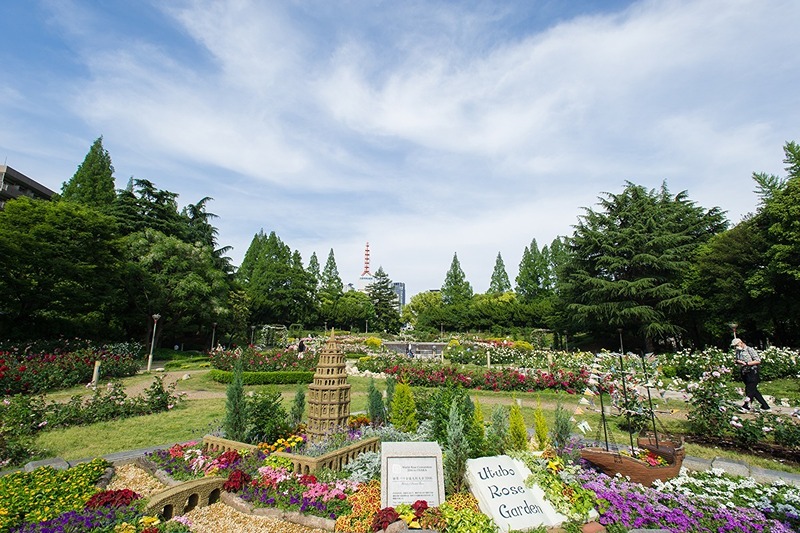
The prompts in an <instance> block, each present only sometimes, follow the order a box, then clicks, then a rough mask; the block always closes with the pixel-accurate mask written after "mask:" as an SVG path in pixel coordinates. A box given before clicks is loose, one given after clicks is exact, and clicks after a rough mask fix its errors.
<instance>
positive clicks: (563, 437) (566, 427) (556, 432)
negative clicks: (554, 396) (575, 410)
mask: <svg viewBox="0 0 800 533" xmlns="http://www.w3.org/2000/svg"><path fill="white" fill-rule="evenodd" d="M571 418H572V417H571V416H570V414H569V411H567V410H566V409H564V404H562V403H561V401H560V400H559V401H558V403H556V411H555V422H554V423H553V431H552V433H551V434H550V440H551V441H552V442H553V446H554V447H555V448H556V450H559V451H561V450H563V449H564V448H565V447H566V445H567V444H569V441H570V439H571V438H572V431H573V430H574V429H575V428H574V424H573V423H572V420H571Z"/></svg>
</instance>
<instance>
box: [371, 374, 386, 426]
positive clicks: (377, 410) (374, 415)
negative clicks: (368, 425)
mask: <svg viewBox="0 0 800 533" xmlns="http://www.w3.org/2000/svg"><path fill="white" fill-rule="evenodd" d="M367 415H368V416H369V419H370V420H371V421H372V424H373V425H376V426H380V425H383V424H385V423H386V407H384V405H383V397H382V396H381V393H380V392H379V391H378V389H377V388H376V387H375V380H374V379H370V380H369V385H368V386H367Z"/></svg>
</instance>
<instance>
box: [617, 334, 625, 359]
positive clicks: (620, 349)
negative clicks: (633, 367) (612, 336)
mask: <svg viewBox="0 0 800 533" xmlns="http://www.w3.org/2000/svg"><path fill="white" fill-rule="evenodd" d="M617 331H619V353H620V355H621V354H624V353H625V348H623V347H622V328H617Z"/></svg>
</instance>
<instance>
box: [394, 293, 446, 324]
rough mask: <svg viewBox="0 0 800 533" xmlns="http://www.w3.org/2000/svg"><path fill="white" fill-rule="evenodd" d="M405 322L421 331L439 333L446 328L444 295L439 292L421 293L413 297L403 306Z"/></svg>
mask: <svg viewBox="0 0 800 533" xmlns="http://www.w3.org/2000/svg"><path fill="white" fill-rule="evenodd" d="M403 322H405V323H408V324H411V325H412V326H413V327H414V329H416V330H421V331H439V330H440V329H441V328H443V327H444V323H445V320H444V309H443V306H442V293H441V292H439V291H428V292H420V293H418V294H415V295H414V296H412V297H411V301H409V302H408V303H407V304H406V305H404V306H403Z"/></svg>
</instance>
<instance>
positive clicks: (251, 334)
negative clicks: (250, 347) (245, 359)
mask: <svg viewBox="0 0 800 533" xmlns="http://www.w3.org/2000/svg"><path fill="white" fill-rule="evenodd" d="M255 335H256V327H255V326H250V344H253V338H254V337H255Z"/></svg>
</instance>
